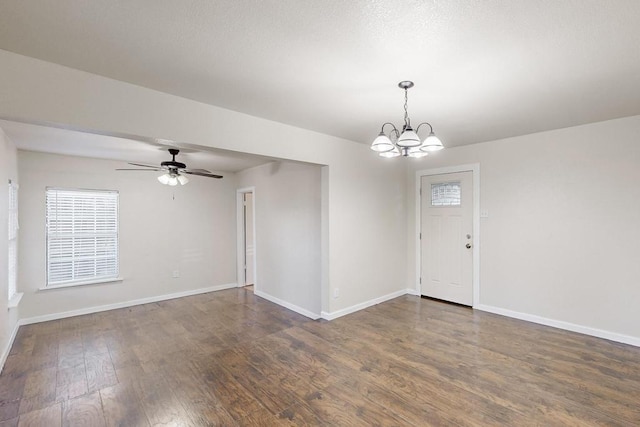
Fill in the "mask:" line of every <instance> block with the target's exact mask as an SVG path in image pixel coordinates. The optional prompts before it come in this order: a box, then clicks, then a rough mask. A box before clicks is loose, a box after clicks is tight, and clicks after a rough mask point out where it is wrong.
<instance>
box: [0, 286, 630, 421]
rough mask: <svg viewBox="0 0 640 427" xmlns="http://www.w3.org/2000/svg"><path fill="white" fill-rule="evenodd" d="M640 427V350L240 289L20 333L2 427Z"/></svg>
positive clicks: (438, 313) (406, 299) (484, 316)
mask: <svg viewBox="0 0 640 427" xmlns="http://www.w3.org/2000/svg"><path fill="white" fill-rule="evenodd" d="M14 425H24V426H46V427H54V426H60V425H65V426H66V425H75V426H104V425H107V426H149V425H175V426H208V425H264V426H271V425H325V426H352V425H365V426H368V425H416V426H425V425H478V426H486V425H512V426H528V425H542V426H553V425H558V426H567V425H576V426H578V425H579V426H585V425H626V426H638V425H640V348H635V347H631V346H625V345H622V344H616V343H612V342H608V341H605V340H600V339H596V338H592V337H587V336H582V335H579V334H574V333H570V332H565V331H561V330H557V329H552V328H547V327H543V326H539V325H534V324H529V323H526V322H521V321H517V320H513V319H508V318H504V317H500V316H495V315H491V314H488V313H482V312H473V311H472V310H471V309H468V308H464V307H459V306H455V305H449V304H446V303H442V302H437V301H431V300H427V299H421V298H419V297H414V296H403V297H400V298H396V299H394V300H392V301H389V302H386V303H383V304H380V305H377V306H374V307H371V308H369V309H367V310H364V311H360V312H358V313H354V314H352V315H349V316H345V317H342V318H340V319H337V320H334V321H331V322H325V321H311V320H308V319H306V318H304V317H302V316H300V315H298V314H296V313H293V312H291V311H288V310H286V309H284V308H281V307H279V306H277V305H275V304H272V303H270V302H267V301H265V300H263V299H261V298H259V297H256V296H254V295H253V293H252V292H251V290H250V289H242V288H240V289H232V290H226V291H220V292H215V293H209V294H203V295H198V296H193V297H187V298H181V299H176V300H170V301H165V302H161V303H156V304H147V305H142V306H136V307H132V308H126V309H120V310H113V311H109V312H104V313H97V314H92V315H86V316H79V317H73V318H68V319H63V320H58V321H52V322H46V323H40V324H35V325H29V326H23V327H21V328H20V330H19V331H18V336H17V338H16V341H15V343H14V346H13V348H12V350H11V353H10V356H9V357H8V360H7V362H6V366H5V369H4V371H3V372H2V375H0V426H14Z"/></svg>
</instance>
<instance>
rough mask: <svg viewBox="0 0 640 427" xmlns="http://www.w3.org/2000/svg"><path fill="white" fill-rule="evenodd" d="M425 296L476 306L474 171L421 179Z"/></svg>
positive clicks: (423, 286)
mask: <svg viewBox="0 0 640 427" xmlns="http://www.w3.org/2000/svg"><path fill="white" fill-rule="evenodd" d="M420 188H421V198H420V203H421V211H420V212H421V221H420V222H421V224H420V230H421V240H420V247H421V251H420V252H421V254H420V256H421V285H422V286H421V289H422V292H421V293H422V295H425V296H428V297H432V298H438V299H442V300H445V301H451V302H455V303H458V304H464V305H469V306H470V305H473V249H472V244H473V173H472V172H471V171H469V172H458V173H449V174H441V175H429V176H423V177H422V179H421V187H420Z"/></svg>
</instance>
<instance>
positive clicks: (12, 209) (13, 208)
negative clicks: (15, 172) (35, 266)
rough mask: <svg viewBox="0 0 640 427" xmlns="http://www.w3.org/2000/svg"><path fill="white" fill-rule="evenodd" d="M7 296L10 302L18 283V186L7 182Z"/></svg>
mask: <svg viewBox="0 0 640 427" xmlns="http://www.w3.org/2000/svg"><path fill="white" fill-rule="evenodd" d="M8 213H9V221H8V223H9V230H8V236H9V248H8V249H9V259H8V264H9V265H8V268H7V271H8V273H9V277H8V280H9V287H8V288H9V294H8V298H9V300H11V298H13V296H14V295H15V294H16V292H17V282H18V184H16V183H14V182H11V180H9V212H8Z"/></svg>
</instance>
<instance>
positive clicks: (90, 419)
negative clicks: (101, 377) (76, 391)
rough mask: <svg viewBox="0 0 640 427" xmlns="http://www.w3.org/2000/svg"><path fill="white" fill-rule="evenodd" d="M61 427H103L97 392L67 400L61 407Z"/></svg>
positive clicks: (100, 402) (103, 422)
mask: <svg viewBox="0 0 640 427" xmlns="http://www.w3.org/2000/svg"><path fill="white" fill-rule="evenodd" d="M62 425H63V427H84V426H91V427H104V426H105V421H104V416H103V411H102V401H101V400H100V394H99V393H98V392H95V393H92V394H88V395H85V396H82V397H78V398H75V399H71V400H67V401H65V402H64V403H63V405H62Z"/></svg>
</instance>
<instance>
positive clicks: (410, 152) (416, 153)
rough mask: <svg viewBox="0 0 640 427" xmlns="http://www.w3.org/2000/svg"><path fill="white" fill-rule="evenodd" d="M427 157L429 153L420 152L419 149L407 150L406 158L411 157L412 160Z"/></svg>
mask: <svg viewBox="0 0 640 427" xmlns="http://www.w3.org/2000/svg"><path fill="white" fill-rule="evenodd" d="M428 155H429V153H427V152H426V151H422V149H421V147H413V148H409V150H408V151H407V156H408V157H413V158H414V159H420V158H422V157H426V156H428Z"/></svg>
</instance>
